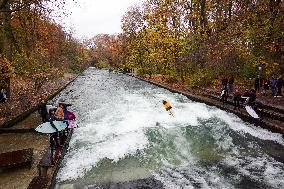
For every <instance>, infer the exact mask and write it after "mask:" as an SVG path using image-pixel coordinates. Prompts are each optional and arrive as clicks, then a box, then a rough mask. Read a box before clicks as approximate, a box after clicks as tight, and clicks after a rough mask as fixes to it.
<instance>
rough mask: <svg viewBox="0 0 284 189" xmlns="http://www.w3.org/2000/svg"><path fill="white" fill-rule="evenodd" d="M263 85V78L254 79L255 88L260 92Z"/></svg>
mask: <svg viewBox="0 0 284 189" xmlns="http://www.w3.org/2000/svg"><path fill="white" fill-rule="evenodd" d="M261 87H262V83H261V78H259V77H256V78H255V80H254V90H255V91H258V93H260V88H261Z"/></svg>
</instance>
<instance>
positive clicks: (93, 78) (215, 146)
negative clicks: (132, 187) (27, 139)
mask: <svg viewBox="0 0 284 189" xmlns="http://www.w3.org/2000/svg"><path fill="white" fill-rule="evenodd" d="M62 97H63V98H65V99H68V102H70V103H72V104H73V106H72V107H71V108H70V110H71V111H73V112H75V113H76V115H77V121H78V124H79V128H77V129H75V130H74V134H73V136H72V139H71V142H70V146H69V150H68V153H67V154H66V156H65V158H64V161H63V163H62V168H61V169H60V170H59V173H58V175H57V186H56V188H59V189H63V188H64V189H66V188H72V189H73V188H74V189H75V188H100V187H99V185H100V184H101V186H104V187H105V186H107V184H108V183H125V182H127V183H128V182H129V181H130V182H132V183H135V182H136V181H137V180H138V179H145V180H146V181H147V179H150V178H151V179H152V180H155V181H157V182H160V183H162V186H163V188H173V189H178V188H222V189H223V188H284V139H283V137H282V135H280V134H275V133H271V132H269V131H267V130H264V129H262V128H260V127H256V126H254V125H252V124H249V123H246V122H244V121H242V120H241V119H240V118H238V117H237V116H236V115H234V114H231V113H227V112H225V111H222V110H220V109H218V108H216V107H211V106H207V105H205V104H203V103H197V102H193V101H191V100H189V99H187V98H186V97H185V96H183V95H180V94H175V93H172V92H170V91H168V90H165V89H162V88H159V87H157V86H154V85H151V84H148V83H146V82H143V81H140V80H138V79H136V78H132V77H130V76H126V75H123V74H119V73H109V72H108V71H106V70H97V69H95V68H90V69H88V70H87V71H85V72H84V74H83V75H82V76H80V77H79V78H78V79H76V81H75V82H74V83H72V85H71V86H69V87H68V88H67V89H66V90H65V91H64V92H63V93H62V94H61V95H59V96H58V97H57V98H62ZM163 99H166V100H168V101H170V102H171V104H172V105H173V108H174V111H175V115H176V116H175V117H172V116H170V115H169V114H168V113H167V112H166V111H165V109H164V108H163V106H162V100H163ZM55 100H56V99H55ZM156 187H157V186H156ZM156 187H154V186H153V188H156ZM106 188H107V187H106Z"/></svg>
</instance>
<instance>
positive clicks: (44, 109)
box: [38, 101, 48, 123]
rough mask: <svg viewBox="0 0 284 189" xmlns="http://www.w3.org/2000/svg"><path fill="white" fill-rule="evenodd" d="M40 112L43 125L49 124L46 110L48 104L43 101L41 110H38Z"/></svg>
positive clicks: (40, 106)
mask: <svg viewBox="0 0 284 189" xmlns="http://www.w3.org/2000/svg"><path fill="white" fill-rule="evenodd" d="M38 112H39V114H40V116H41V120H42V122H43V123H45V122H48V112H47V109H46V102H44V101H41V103H40V105H39V108H38Z"/></svg>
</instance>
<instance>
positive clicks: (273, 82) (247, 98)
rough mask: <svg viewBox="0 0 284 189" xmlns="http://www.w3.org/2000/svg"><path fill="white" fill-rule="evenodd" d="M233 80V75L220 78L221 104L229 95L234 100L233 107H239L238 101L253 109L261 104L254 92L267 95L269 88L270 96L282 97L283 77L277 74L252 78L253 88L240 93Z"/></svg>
mask: <svg viewBox="0 0 284 189" xmlns="http://www.w3.org/2000/svg"><path fill="white" fill-rule="evenodd" d="M234 83H235V80H234V77H230V78H229V79H227V78H222V80H221V88H222V91H221V95H220V99H221V101H222V103H223V104H225V103H226V102H227V99H228V97H229V96H232V99H233V102H234V109H237V108H238V109H240V103H244V104H245V105H250V106H252V107H253V108H254V109H256V108H257V107H259V106H261V103H260V102H259V101H256V93H258V94H261V93H262V94H263V95H264V96H269V92H268V91H269V90H271V94H272V96H271V97H282V92H281V90H282V86H283V78H282V77H281V76H279V77H278V78H276V77H271V78H270V79H263V78H260V77H257V78H255V80H254V88H252V89H250V90H248V89H245V90H244V91H243V93H241V92H240V91H239V90H238V89H236V88H235V85H234Z"/></svg>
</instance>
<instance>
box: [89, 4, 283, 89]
mask: <svg viewBox="0 0 284 189" xmlns="http://www.w3.org/2000/svg"><path fill="white" fill-rule="evenodd" d="M281 10H283V2H282V3H281V1H280V0H257V1H240V0H179V1H177V0H165V1H161V0H144V1H143V3H142V5H141V6H138V5H137V6H133V7H131V8H129V9H128V11H127V12H126V13H125V15H124V16H123V18H122V21H121V24H122V29H123V33H122V34H119V35H99V36H96V37H94V38H93V39H92V40H91V41H90V44H91V45H90V46H91V50H92V52H93V53H92V55H93V60H95V62H96V63H97V65H99V66H100V67H107V66H110V67H118V68H124V67H130V68H136V70H137V73H138V74H147V75H148V76H149V77H151V76H154V75H156V76H157V75H162V79H163V80H165V81H166V82H170V83H184V84H186V85H187V86H188V87H190V88H194V87H199V86H208V85H211V84H212V83H213V82H214V80H216V79H220V78H222V77H235V78H237V81H238V82H239V84H241V85H246V84H249V85H251V83H252V81H251V80H252V79H254V78H255V77H257V76H258V75H259V74H260V75H261V77H264V78H268V77H271V76H273V75H274V76H276V77H278V76H279V75H280V74H283V73H284V72H283V71H284V57H283V50H284V49H283V44H284V41H283V39H284V38H283V22H284V18H283V11H281ZM260 66H261V68H262V69H261V70H259V67H260Z"/></svg>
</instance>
